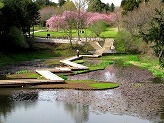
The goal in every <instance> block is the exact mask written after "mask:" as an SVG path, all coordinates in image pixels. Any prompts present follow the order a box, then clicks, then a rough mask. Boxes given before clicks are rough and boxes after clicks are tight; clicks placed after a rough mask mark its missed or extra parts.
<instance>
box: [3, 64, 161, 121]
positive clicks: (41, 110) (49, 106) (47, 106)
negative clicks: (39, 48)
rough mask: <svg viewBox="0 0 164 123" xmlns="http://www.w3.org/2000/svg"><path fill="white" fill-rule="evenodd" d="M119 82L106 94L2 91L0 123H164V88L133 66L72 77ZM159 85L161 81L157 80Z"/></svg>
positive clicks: (67, 91) (145, 72)
mask: <svg viewBox="0 0 164 123" xmlns="http://www.w3.org/2000/svg"><path fill="white" fill-rule="evenodd" d="M69 78H70V79H93V80H99V81H106V82H110V81H113V82H117V83H119V84H120V87H119V88H116V89H112V90H104V91H80V90H26V89H9V88H7V89H2V88H1V89H0V123H164V84H162V83H161V82H162V81H161V80H159V81H160V82H159V83H158V84H155V83H153V78H154V77H153V76H152V75H151V73H150V72H149V71H147V70H145V69H139V68H137V67H134V66H129V67H116V66H109V67H107V68H106V69H105V70H103V71H95V72H91V73H87V74H82V75H77V76H71V77H69ZM157 81H158V79H157Z"/></svg>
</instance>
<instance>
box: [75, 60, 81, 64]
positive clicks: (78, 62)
mask: <svg viewBox="0 0 164 123" xmlns="http://www.w3.org/2000/svg"><path fill="white" fill-rule="evenodd" d="M73 62H75V63H77V64H83V63H84V60H75V61H73Z"/></svg>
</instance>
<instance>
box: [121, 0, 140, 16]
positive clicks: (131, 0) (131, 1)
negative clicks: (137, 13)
mask: <svg viewBox="0 0 164 123" xmlns="http://www.w3.org/2000/svg"><path fill="white" fill-rule="evenodd" d="M141 2H142V1H141V0H122V2H121V7H122V8H123V10H124V11H123V14H126V13H127V12H128V11H133V10H134V9H135V8H138V7H139V4H140V3H141Z"/></svg>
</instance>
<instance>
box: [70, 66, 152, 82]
mask: <svg viewBox="0 0 164 123" xmlns="http://www.w3.org/2000/svg"><path fill="white" fill-rule="evenodd" d="M153 78H154V77H153V76H152V74H151V73H150V72H149V71H148V70H146V69H139V68H138V67H135V66H128V67H121V66H113V65H111V66H108V67H107V68H106V69H105V70H101V71H94V72H90V73H86V74H80V75H75V76H70V77H69V79H70V80H98V81H106V82H119V83H122V82H150V81H151V80H153Z"/></svg>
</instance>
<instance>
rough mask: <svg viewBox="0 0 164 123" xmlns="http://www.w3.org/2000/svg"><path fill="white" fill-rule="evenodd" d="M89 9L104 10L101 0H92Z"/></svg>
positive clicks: (93, 10)
mask: <svg viewBox="0 0 164 123" xmlns="http://www.w3.org/2000/svg"><path fill="white" fill-rule="evenodd" d="M88 11H90V12H102V2H101V0H91V1H90V2H89V5H88Z"/></svg>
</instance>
